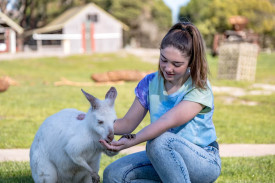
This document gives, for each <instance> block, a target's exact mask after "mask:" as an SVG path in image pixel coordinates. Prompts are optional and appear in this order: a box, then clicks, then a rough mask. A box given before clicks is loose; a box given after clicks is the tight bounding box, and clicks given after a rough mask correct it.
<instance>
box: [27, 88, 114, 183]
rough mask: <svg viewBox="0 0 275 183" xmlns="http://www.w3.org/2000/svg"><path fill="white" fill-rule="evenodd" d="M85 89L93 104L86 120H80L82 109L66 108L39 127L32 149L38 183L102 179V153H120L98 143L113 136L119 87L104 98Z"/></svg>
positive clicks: (34, 175) (32, 169) (109, 154)
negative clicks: (115, 102) (100, 169)
mask: <svg viewBox="0 0 275 183" xmlns="http://www.w3.org/2000/svg"><path fill="white" fill-rule="evenodd" d="M82 92H83V93H84V95H85V96H86V98H87V99H88V101H89V102H90V104H91V107H90V109H89V110H88V112H87V113H86V114H85V118H84V119H83V120H78V119H77V116H78V115H79V114H83V112H81V111H78V110H76V109H64V110H61V111H60V112H58V113H56V114H54V115H52V116H50V117H48V118H47V119H46V120H45V121H44V122H43V124H42V125H41V126H40V128H39V129H38V131H37V133H36V135H35V138H34V141H33V143H32V145H31V149H30V166H31V171H32V177H33V179H34V181H35V182H36V183H55V182H66V183H67V182H89V183H91V182H99V181H100V177H99V175H98V171H99V164H100V157H101V153H102V152H104V153H106V154H107V155H108V156H113V155H116V154H117V152H112V151H109V150H106V149H105V148H104V147H103V146H102V145H101V144H100V143H99V140H100V139H105V140H106V141H107V142H111V141H112V140H113V139H114V129H113V123H114V121H115V120H116V118H117V117H116V112H115V110H114V101H115V98H116V96H117V91H116V89H115V88H114V87H111V88H110V90H109V91H108V92H107V94H106V96H105V100H99V99H97V98H95V97H94V96H92V95H90V94H88V93H86V92H85V91H83V90H82Z"/></svg>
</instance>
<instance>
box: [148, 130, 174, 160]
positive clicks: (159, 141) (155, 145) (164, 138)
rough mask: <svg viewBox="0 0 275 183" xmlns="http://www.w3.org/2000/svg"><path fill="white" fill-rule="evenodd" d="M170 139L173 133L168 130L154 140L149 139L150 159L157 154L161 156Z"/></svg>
mask: <svg viewBox="0 0 275 183" xmlns="http://www.w3.org/2000/svg"><path fill="white" fill-rule="evenodd" d="M169 139H171V133H169V132H167V133H164V134H162V135H160V136H159V137H157V138H155V139H153V140H150V141H148V142H147V144H146V153H147V156H148V157H149V159H151V158H154V157H156V156H161V155H162V153H163V151H164V149H166V148H167V147H168V146H167V145H168V143H167V142H168V141H169Z"/></svg>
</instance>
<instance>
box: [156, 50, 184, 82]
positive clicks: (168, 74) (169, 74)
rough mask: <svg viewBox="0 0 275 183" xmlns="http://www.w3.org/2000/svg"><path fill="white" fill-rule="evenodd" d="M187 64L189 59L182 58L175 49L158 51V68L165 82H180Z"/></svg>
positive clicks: (180, 53)
mask: <svg viewBox="0 0 275 183" xmlns="http://www.w3.org/2000/svg"><path fill="white" fill-rule="evenodd" d="M188 63H189V57H185V56H183V55H182V52H180V50H178V49H177V48H175V47H172V46H169V47H166V48H164V49H160V59H159V66H160V70H161V72H162V73H163V76H164V79H165V80H166V81H168V82H171V83H174V84H177V83H179V82H182V81H183V80H184V75H185V73H186V71H187V68H188Z"/></svg>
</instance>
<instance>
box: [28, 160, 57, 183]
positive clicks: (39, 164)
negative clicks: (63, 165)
mask: <svg viewBox="0 0 275 183" xmlns="http://www.w3.org/2000/svg"><path fill="white" fill-rule="evenodd" d="M31 167H32V177H33V179H34V182H35V183H56V182H58V177H57V171H56V167H55V166H54V165H53V164H52V163H51V162H50V161H48V160H45V159H42V157H40V158H39V159H38V161H35V162H31Z"/></svg>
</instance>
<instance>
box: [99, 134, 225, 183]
mask: <svg viewBox="0 0 275 183" xmlns="http://www.w3.org/2000/svg"><path fill="white" fill-rule="evenodd" d="M220 173H221V159H220V155H219V150H218V149H216V148H215V147H212V146H206V147H204V148H201V147H199V146H197V145H195V144H193V143H191V142H189V141H188V140H186V139H184V138H182V137H180V136H178V135H176V134H173V133H170V132H166V133H164V134H162V135H161V136H159V137H157V138H155V139H153V140H151V141H148V142H147V145H146V152H145V151H142V152H138V153H134V154H130V155H127V156H124V157H122V158H120V159H118V160H116V161H115V162H113V163H111V164H110V165H109V166H108V167H107V168H106V169H105V170H104V173H103V182H104V183H115V182H116V183H156V182H163V183H181V182H192V183H193V182H199V183H203V182H214V181H215V180H216V179H217V178H218V177H219V175H220Z"/></svg>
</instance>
